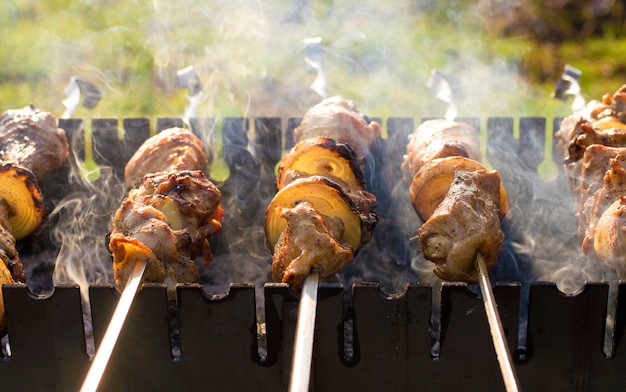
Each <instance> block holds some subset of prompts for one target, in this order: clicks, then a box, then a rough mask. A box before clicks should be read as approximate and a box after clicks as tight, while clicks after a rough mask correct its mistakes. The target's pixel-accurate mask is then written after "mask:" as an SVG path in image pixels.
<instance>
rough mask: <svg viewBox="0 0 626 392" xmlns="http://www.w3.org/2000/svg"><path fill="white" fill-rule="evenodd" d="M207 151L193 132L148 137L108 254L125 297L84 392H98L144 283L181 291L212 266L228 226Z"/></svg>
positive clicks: (130, 172)
mask: <svg viewBox="0 0 626 392" xmlns="http://www.w3.org/2000/svg"><path fill="white" fill-rule="evenodd" d="M206 170H208V160H207V157H206V155H205V152H204V144H203V143H202V141H201V140H200V139H199V138H197V137H196V136H195V135H194V134H193V133H192V132H191V131H189V130H186V129H183V128H170V129H167V130H164V131H161V132H160V133H158V134H157V135H155V136H153V137H151V138H149V139H148V140H146V142H144V144H143V145H142V146H141V147H140V148H139V149H138V150H137V151H136V152H135V154H134V155H133V156H132V158H131V159H130V160H129V161H128V163H127V165H126V168H125V173H124V175H125V180H126V183H127V184H128V185H129V186H130V187H132V189H131V190H130V191H129V192H128V195H127V196H126V198H125V199H124V200H123V201H122V203H121V205H120V207H119V208H118V210H117V211H116V213H115V216H114V218H113V227H112V231H111V236H110V240H109V249H110V250H111V252H112V254H113V272H114V277H115V283H116V286H117V287H118V289H119V290H120V291H122V295H121V297H120V300H119V302H118V305H117V307H116V309H115V312H114V314H113V316H112V318H111V321H110V324H109V326H108V328H107V330H106V332H105V335H104V337H103V339H102V342H101V344H100V347H99V349H98V351H97V352H96V356H95V358H94V361H93V363H92V366H91V368H90V369H89V373H88V374H87V377H86V378H85V381H84V383H83V387H82V389H81V391H95V390H96V388H97V387H98V384H99V382H100V379H101V378H102V374H103V373H104V370H105V368H106V365H107V362H108V359H109V358H110V355H111V353H112V351H113V347H114V346H115V343H116V341H117V338H118V336H119V333H120V331H121V328H122V325H123V323H124V320H125V318H126V315H127V313H128V311H129V309H130V305H131V304H132V301H133V299H134V296H135V294H136V292H137V290H138V288H139V285H140V283H141V282H144V283H164V284H165V285H166V287H167V294H168V299H169V300H170V301H175V300H176V285H177V284H178V283H191V282H195V281H197V279H198V277H199V273H198V270H197V267H196V264H195V259H196V258H197V257H199V256H200V255H202V257H203V259H204V264H205V266H208V264H209V263H210V262H211V260H212V255H211V248H210V244H209V241H208V239H209V238H210V237H212V236H213V235H215V234H217V233H218V232H219V231H220V230H221V228H222V226H221V223H220V221H221V219H222V216H223V215H224V210H223V209H222V207H221V201H222V194H221V192H220V191H219V189H218V188H217V187H216V186H215V185H214V184H213V183H212V182H211V181H209V180H208V179H207V178H206V176H205V174H204V172H203V171H206Z"/></svg>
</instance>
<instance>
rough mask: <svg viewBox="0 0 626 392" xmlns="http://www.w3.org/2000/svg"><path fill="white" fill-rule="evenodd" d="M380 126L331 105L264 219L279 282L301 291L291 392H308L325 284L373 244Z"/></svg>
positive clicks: (349, 106) (312, 116)
mask: <svg viewBox="0 0 626 392" xmlns="http://www.w3.org/2000/svg"><path fill="white" fill-rule="evenodd" d="M379 135H380V125H379V124H378V123H376V122H373V121H369V120H368V119H367V118H366V117H365V116H364V115H363V114H361V113H360V112H359V110H358V108H357V107H356V105H355V104H354V103H353V102H352V101H348V100H345V99H343V98H341V97H339V96H335V97H331V98H327V99H325V100H323V101H322V102H321V103H319V104H317V105H315V106H313V107H312V108H310V109H309V110H308V111H307V113H306V114H305V115H304V117H303V118H302V121H301V123H300V125H299V126H298V127H297V128H296V129H295V130H294V141H295V142H296V145H295V146H294V147H293V148H292V149H291V150H290V151H289V152H288V153H287V154H286V155H285V156H284V157H283V159H282V161H281V163H280V166H279V169H278V174H277V177H276V186H277V190H278V192H277V193H276V195H275V196H274V198H273V199H272V201H271V202H270V204H269V206H268V208H267V210H266V215H265V233H266V238H267V241H268V244H269V246H270V249H271V251H272V275H273V279H274V280H275V281H276V282H282V283H287V284H289V286H290V288H291V289H292V290H293V291H294V292H301V299H300V304H299V309H298V322H297V325H296V339H295V346H294V353H293V360H292V369H291V380H290V391H308V390H309V380H310V372H311V357H312V349H313V347H312V346H313V332H314V325H315V312H316V308H317V289H318V283H319V281H320V279H322V280H326V279H328V278H331V277H332V276H334V275H335V274H336V273H337V272H338V271H339V270H340V269H341V268H342V267H344V266H345V265H346V264H348V263H350V262H351V261H352V260H353V259H354V257H355V255H356V254H357V253H358V252H359V250H360V249H361V248H362V247H363V245H365V244H366V243H367V242H369V241H370V240H371V238H372V231H373V229H374V226H375V225H376V223H377V222H378V217H377V215H376V213H375V212H374V210H375V208H376V198H375V196H374V195H372V194H371V193H369V192H367V191H366V190H365V177H364V162H365V156H366V155H367V154H368V151H369V147H370V145H371V143H372V141H373V140H374V139H375V138H377V137H378V136H379Z"/></svg>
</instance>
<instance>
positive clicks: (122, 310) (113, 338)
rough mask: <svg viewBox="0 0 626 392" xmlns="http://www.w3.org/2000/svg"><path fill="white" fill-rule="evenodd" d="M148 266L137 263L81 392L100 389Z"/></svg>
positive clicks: (141, 261)
mask: <svg viewBox="0 0 626 392" xmlns="http://www.w3.org/2000/svg"><path fill="white" fill-rule="evenodd" d="M146 265H147V261H146V260H143V259H142V260H137V261H135V265H134V267H133V271H132V273H131V275H130V279H129V280H128V283H127V284H126V288H124V291H123V292H122V295H121V297H120V300H119V302H118V303H117V306H116V307H115V311H114V312H113V316H112V317H111V321H110V322H109V326H108V327H107V330H106V332H105V333H104V337H103V338H102V343H100V347H99V348H98V351H97V352H96V356H95V358H94V360H93V362H92V363H91V367H90V368H89V372H88V373H87V377H85V381H84V382H83V386H82V387H81V389H80V391H81V392H91V391H94V392H95V391H96V390H97V389H98V385H99V384H100V380H101V379H102V375H103V374H104V370H105V369H106V366H107V364H108V362H109V358H110V357H111V353H112V352H113V348H114V347H115V343H117V339H118V337H119V335H120V332H121V330H122V326H123V325H124V321H126V316H128V311H129V310H130V306H131V305H132V303H133V300H134V299H135V294H136V293H137V290H138V289H139V283H141V278H142V277H143V273H144V271H145V270H146Z"/></svg>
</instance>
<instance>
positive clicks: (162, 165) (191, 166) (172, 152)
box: [124, 127, 209, 187]
mask: <svg viewBox="0 0 626 392" xmlns="http://www.w3.org/2000/svg"><path fill="white" fill-rule="evenodd" d="M208 165H209V160H208V158H207V156H206V154H205V148H204V143H203V142H202V140H200V139H199V138H198V137H197V136H195V135H194V134H193V133H192V132H191V131H189V130H187V129H184V128H177V127H174V128H169V129H165V130H163V131H161V132H159V133H157V134H156V135H155V136H153V137H151V138H149V139H148V140H146V141H145V142H144V143H143V144H142V145H141V146H140V147H139V148H138V149H137V151H136V152H135V154H134V155H133V156H132V157H131V159H130V160H129V161H128V163H127V164H126V169H125V171H124V176H125V179H126V183H127V184H128V185H130V186H131V187H136V186H139V184H140V183H141V179H142V178H143V176H144V175H145V174H147V173H156V172H164V171H171V170H202V171H203V172H204V174H205V175H207V176H208V175H209V173H208Z"/></svg>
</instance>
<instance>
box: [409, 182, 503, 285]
mask: <svg viewBox="0 0 626 392" xmlns="http://www.w3.org/2000/svg"><path fill="white" fill-rule="evenodd" d="M499 195H500V176H499V175H498V173H497V172H496V171H492V172H489V171H483V170H479V171H476V172H462V171H459V172H457V173H456V175H455V177H454V181H453V182H452V184H451V185H450V189H449V191H448V194H447V195H446V198H445V199H444V200H443V201H442V202H441V204H440V205H439V206H438V207H437V209H436V210H435V212H434V213H433V215H432V216H431V217H430V218H429V219H428V221H426V223H424V224H423V225H422V227H420V229H419V230H418V236H419V242H420V244H421V246H422V252H423V253H424V256H425V257H426V258H427V259H429V260H431V261H432V262H434V263H435V264H436V266H435V268H434V272H435V274H436V275H437V276H439V277H440V278H442V279H446V280H452V281H465V282H470V283H473V282H476V281H477V280H478V271H477V269H476V268H475V266H474V259H475V255H476V252H480V253H481V254H482V255H483V257H484V259H485V264H486V266H487V268H491V267H492V266H493V265H494V264H495V262H496V259H497V257H498V254H499V253H500V250H501V248H502V244H503V243H504V234H503V233H502V230H501V228H500V218H499V217H498V211H499V208H500V207H499V199H500V196H499Z"/></svg>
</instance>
